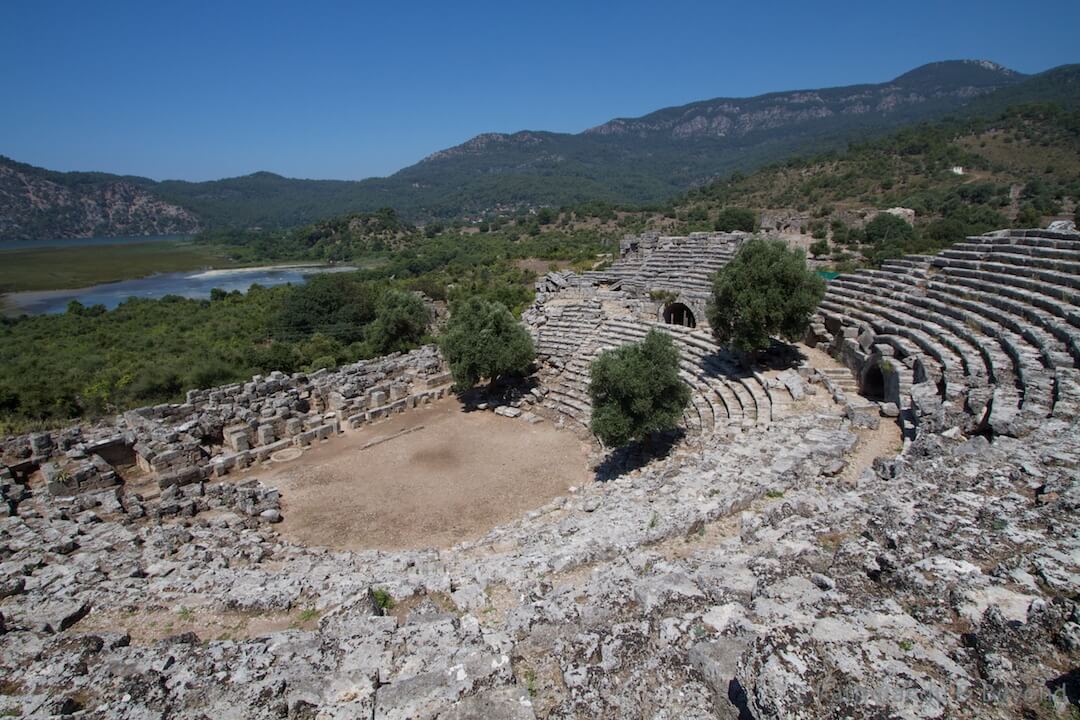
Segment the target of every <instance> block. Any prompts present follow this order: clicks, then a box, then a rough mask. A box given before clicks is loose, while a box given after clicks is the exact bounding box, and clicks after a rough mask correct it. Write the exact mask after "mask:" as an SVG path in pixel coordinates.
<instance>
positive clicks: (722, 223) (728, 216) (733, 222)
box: [716, 208, 756, 232]
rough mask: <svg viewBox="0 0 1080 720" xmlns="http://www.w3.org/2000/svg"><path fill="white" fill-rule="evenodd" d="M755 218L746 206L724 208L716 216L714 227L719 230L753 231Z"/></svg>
mask: <svg viewBox="0 0 1080 720" xmlns="http://www.w3.org/2000/svg"><path fill="white" fill-rule="evenodd" d="M755 222H756V218H755V216H754V211H753V210H747V209H746V208H724V209H723V210H721V211H720V214H719V215H718V216H717V218H716V229H717V230H719V231H720V232H733V231H735V230H742V231H744V232H754V223H755Z"/></svg>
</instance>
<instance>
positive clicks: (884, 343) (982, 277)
mask: <svg viewBox="0 0 1080 720" xmlns="http://www.w3.org/2000/svg"><path fill="white" fill-rule="evenodd" d="M811 335H812V337H811V338H808V339H809V340H810V341H811V342H816V343H819V344H823V345H825V346H827V347H828V349H829V350H830V351H831V352H832V353H833V354H834V355H836V356H837V357H839V358H840V359H841V361H842V362H844V363H845V364H846V365H847V366H848V367H849V368H850V369H851V370H852V372H853V373H854V374H855V375H856V378H857V379H858V380H859V386H860V390H861V391H863V394H866V395H870V396H873V395H875V394H876V395H879V396H882V397H880V399H882V400H892V401H895V402H897V403H898V404H899V405H900V406H901V407H905V406H909V405H910V402H909V396H908V391H909V390H910V391H911V393H912V394H911V395H910V397H911V398H917V396H920V393H921V396H922V397H924V398H925V397H926V393H927V392H928V391H929V390H933V391H936V394H937V395H938V396H939V397H940V398H941V399H942V400H947V401H950V402H951V406H952V407H957V408H962V409H963V410H964V411H965V412H967V413H969V414H970V415H971V423H970V424H971V425H972V426H974V427H976V428H980V429H984V430H989V431H992V432H994V433H997V434H1005V435H1023V434H1026V433H1028V432H1030V431H1031V430H1032V429H1033V428H1034V427H1036V426H1037V425H1038V423H1039V422H1040V421H1043V420H1045V419H1046V418H1047V417H1050V416H1062V417H1075V416H1076V413H1077V412H1078V410H1080V395H1078V394H1080V387H1078V377H1080V375H1078V373H1080V371H1078V370H1077V368H1078V366H1080V234H1077V233H1075V232H1056V231H1050V230H1005V231H999V232H996V233H991V234H987V235H983V236H979V237H971V238H968V239H967V241H966V242H964V243H959V244H956V245H953V246H952V247H951V248H949V249H947V250H944V251H942V252H941V253H940V254H939V255H936V256H924V255H916V256H908V257H906V258H903V259H900V260H893V261H891V262H886V263H885V264H883V265H882V267H881V269H880V270H860V271H858V272H855V273H850V274H844V275H841V276H839V277H837V278H836V279H834V280H832V281H831V282H830V283H829V286H828V290H827V292H826V294H825V299H824V300H823V301H822V303H821V306H820V308H819V310H818V318H817V322H815V324H814V327H813V328H812V332H811ZM883 371H884V373H885V375H887V376H889V377H888V378H887V379H885V381H884V383H883V378H882V375H881V373H882V372H883ZM917 404H918V403H916V405H917Z"/></svg>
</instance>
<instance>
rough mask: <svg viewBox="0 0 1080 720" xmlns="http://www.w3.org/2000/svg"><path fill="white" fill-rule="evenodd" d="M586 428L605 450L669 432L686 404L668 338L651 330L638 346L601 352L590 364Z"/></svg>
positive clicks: (686, 394) (687, 394)
mask: <svg viewBox="0 0 1080 720" xmlns="http://www.w3.org/2000/svg"><path fill="white" fill-rule="evenodd" d="M589 397H590V398H591V399H592V422H591V423H590V426H589V427H590V429H591V430H592V431H593V433H594V434H595V435H596V436H597V437H598V438H600V441H601V442H602V443H604V444H605V445H607V446H609V447H619V446H622V445H626V444H627V443H629V442H630V441H631V440H636V439H642V438H646V437H647V436H648V435H649V433H653V432H660V431H664V430H671V429H674V428H675V427H676V426H677V425H678V423H679V419H680V418H681V417H682V413H683V408H685V407H686V404H687V403H688V402H690V388H689V387H687V385H686V383H684V382H683V381H682V379H680V378H679V351H678V349H677V348H676V347H675V343H673V342H672V340H671V336H670V335H668V334H667V333H665V332H661V331H659V330H650V331H649V334H648V335H646V336H645V339H644V340H643V341H641V342H640V343H631V344H628V345H623V346H622V347H619V348H616V349H614V350H606V351H604V352H603V353H601V354H600V357H598V358H597V359H596V360H595V361H593V364H592V368H591V370H590V380H589Z"/></svg>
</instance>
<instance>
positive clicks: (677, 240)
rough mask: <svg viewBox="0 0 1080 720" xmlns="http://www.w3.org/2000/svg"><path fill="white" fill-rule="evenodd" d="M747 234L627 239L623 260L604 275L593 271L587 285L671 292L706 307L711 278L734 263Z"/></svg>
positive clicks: (653, 235) (586, 275)
mask: <svg viewBox="0 0 1080 720" xmlns="http://www.w3.org/2000/svg"><path fill="white" fill-rule="evenodd" d="M747 237H749V236H748V235H747V234H746V233H705V232H702V233H691V234H690V235H688V236H678V237H675V236H667V235H660V234H658V233H645V234H643V235H637V236H634V235H628V236H626V237H625V238H623V240H622V241H621V243H620V248H619V250H620V257H619V259H618V260H615V261H614V262H613V263H612V264H611V266H610V267H608V268H607V269H605V270H597V271H588V272H585V273H584V274H583V275H582V280H583V281H584V282H586V283H589V284H593V285H606V286H609V287H611V288H612V289H622V290H626V291H627V292H630V293H642V292H651V291H666V292H669V293H673V294H675V295H681V296H683V297H685V298H687V299H692V300H699V301H701V302H705V301H706V300H707V299H708V296H709V292H710V289H711V287H712V276H713V275H714V274H715V273H716V272H717V271H718V270H719V269H720V268H722V267H723V266H724V265H726V264H727V263H728V262H730V260H731V258H732V257H734V256H735V253H736V251H737V250H738V249H739V246H740V245H741V244H742V242H743V241H744V240H745V239H746V238H747Z"/></svg>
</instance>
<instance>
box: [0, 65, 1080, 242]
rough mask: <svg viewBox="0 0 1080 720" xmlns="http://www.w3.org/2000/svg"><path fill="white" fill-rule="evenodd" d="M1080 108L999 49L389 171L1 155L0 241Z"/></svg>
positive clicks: (678, 173) (650, 198)
mask: <svg viewBox="0 0 1080 720" xmlns="http://www.w3.org/2000/svg"><path fill="white" fill-rule="evenodd" d="M1030 102H1054V103H1058V104H1061V105H1063V106H1064V107H1066V108H1077V107H1080V66H1078V65H1068V66H1062V67H1059V68H1055V69H1052V70H1048V71H1046V72H1044V73H1040V74H1037V75H1024V74H1022V73H1018V72H1016V71H1014V70H1010V69H1008V68H1006V67H1003V66H1001V65H999V64H997V63H994V62H990V61H988V60H952V61H946V62H936V63H931V64H928V65H923V66H921V67H919V68H916V69H914V70H912V71H910V72H907V73H904V74H903V75H901V76H899V77H897V78H895V79H893V80H890V81H888V82H884V83H880V84H866V85H851V86H847V87H834V88H823V89H803V90H794V91H790V92H778V93H769V94H766V95H760V96H757V97H752V98H713V99H711V100H703V101H700V102H694V103H690V104H687V105H681V106H679V107H672V108H664V109H662V110H657V111H655V112H652V113H649V114H647V115H643V116H641V117H638V118H615V119H613V120H610V121H608V122H606V123H602V124H600V125H597V126H596V127H593V128H589V129H587V130H585V131H583V132H581V133H577V134H568V133H553V132H545V131H533V130H527V131H521V132H516V133H509V134H504V133H484V134H481V135H477V136H476V137H474V138H472V139H470V140H468V141H466V142H464V143H462V144H460V145H457V146H454V147H452V148H448V149H446V150H441V151H439V152H436V153H433V154H431V155H429V156H428V157H426V158H424V159H423V160H421V161H420V162H418V163H417V164H415V165H412V166H410V167H407V168H405V169H403V170H400V171H399V172H397V173H395V174H394V175H391V176H390V177H386V178H370V179H367V180H361V181H342V180H296V179H290V178H285V177H281V176H280V175H275V174H273V173H268V172H258V173H254V174H252V175H247V176H243V177H237V178H228V179H223V180H215V181H210V182H197V183H195V182H184V181H177V180H167V181H163V182H155V181H153V180H149V179H147V178H139V177H130V176H124V177H121V176H116V175H108V174H105V173H58V172H50V171H47V170H43V169H41V168H35V167H32V166H29V165H23V164H20V163H16V162H15V161H12V160H9V159H7V158H2V157H0V239H42V238H60V237H79V236H84V235H88V234H96V235H131V234H136V235H137V234H161V233H175V232H191V231H193V230H196V229H198V228H201V227H222V226H232V227H263V228H273V227H291V226H295V225H300V224H304V223H308V222H312V221H315V220H318V219H321V218H326V217H330V216H333V215H339V214H343V213H348V212H358V211H368V210H375V209H378V208H382V207H394V208H396V209H397V210H398V211H399V212H400V213H401V214H402V216H403V217H405V218H408V219H411V220H421V221H423V220H428V219H433V218H452V217H458V216H461V215H463V214H467V213H471V214H477V213H482V212H484V211H486V210H489V209H491V208H495V207H537V206H556V207H557V206H561V205H569V204H576V203H581V202H588V201H604V202H616V203H651V202H658V201H661V200H665V199H667V198H669V197H671V196H672V195H675V194H677V193H681V192H684V191H686V190H687V189H689V188H692V187H696V186H699V185H701V184H703V183H705V182H707V181H709V180H710V179H714V178H717V177H724V176H727V175H729V174H730V173H732V172H734V171H749V170H753V169H756V168H758V167H761V166H763V165H767V164H770V163H774V162H778V161H781V160H786V159H787V158H789V157H791V156H794V155H807V154H814V153H819V152H822V151H828V150H834V149H842V148H845V147H846V146H847V145H848V144H850V143H851V142H854V141H861V140H865V139H867V138H871V137H875V136H880V135H884V134H886V133H889V132H891V131H893V130H896V129H898V128H900V127H903V126H907V125H911V124H913V123H919V122H924V121H929V120H936V119H940V118H943V117H945V116H948V115H955V114H992V113H996V112H1000V111H1001V110H1003V109H1005V108H1006V107H1008V106H1010V105H1012V104H1016V103H1030Z"/></svg>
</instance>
